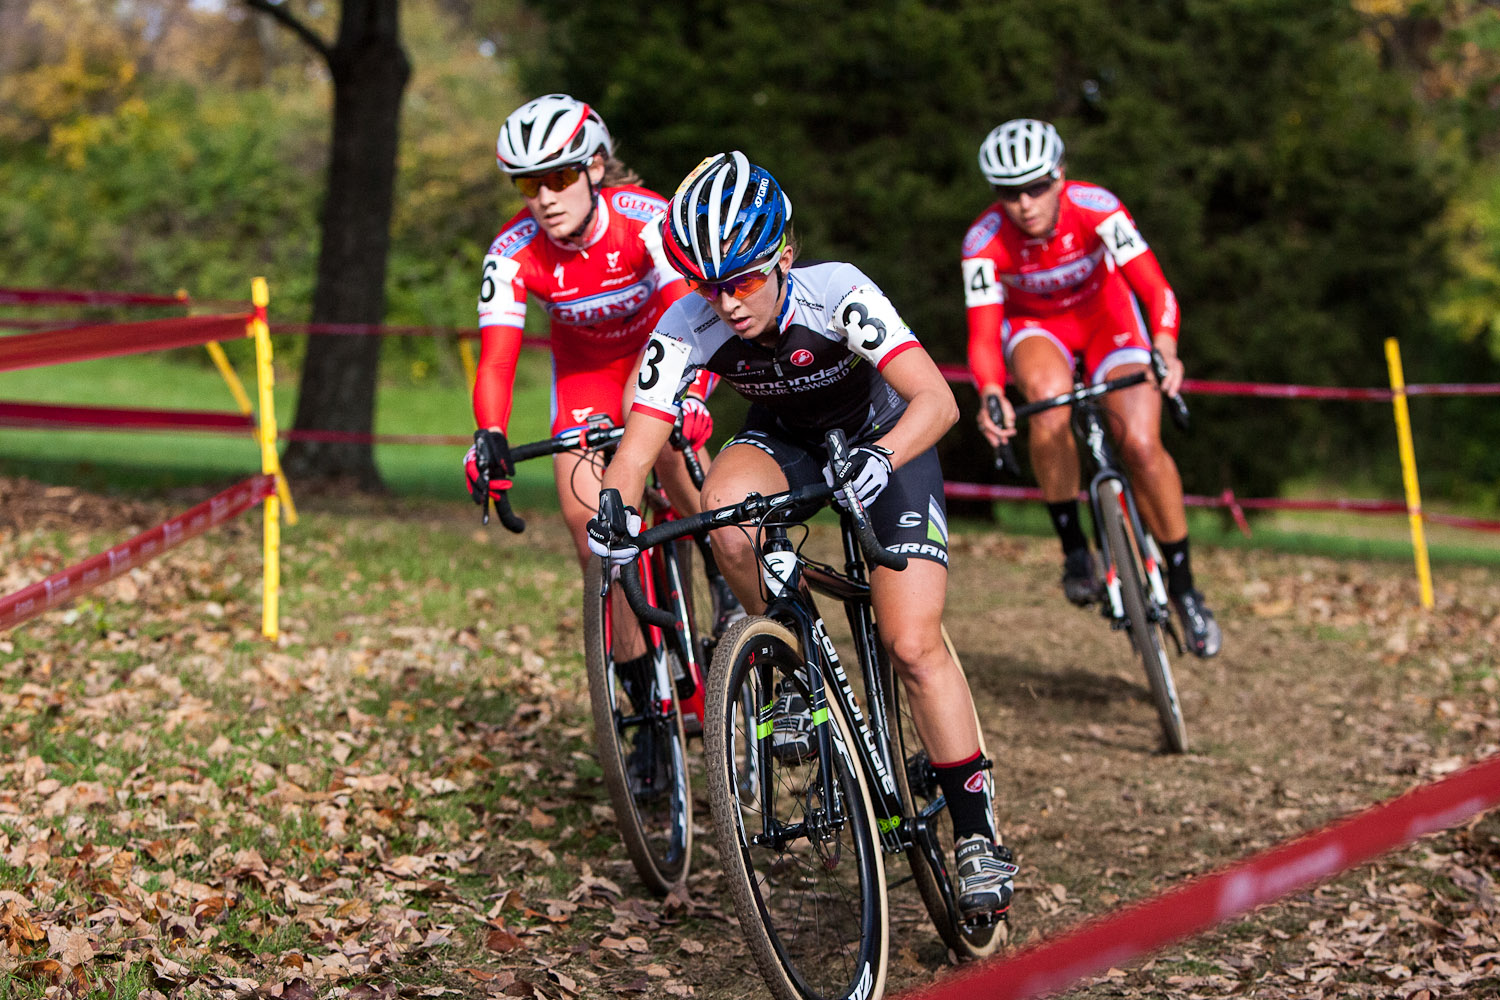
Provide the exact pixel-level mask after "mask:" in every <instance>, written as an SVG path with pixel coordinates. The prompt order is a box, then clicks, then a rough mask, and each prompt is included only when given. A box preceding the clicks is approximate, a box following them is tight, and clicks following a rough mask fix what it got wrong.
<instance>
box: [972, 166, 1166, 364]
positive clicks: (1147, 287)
mask: <svg viewBox="0 0 1500 1000" xmlns="http://www.w3.org/2000/svg"><path fill="white" fill-rule="evenodd" d="M963 275H964V305H965V306H966V310H967V315H968V321H969V367H970V369H971V370H972V372H973V374H974V380H975V382H976V383H977V384H978V385H980V386H984V385H990V384H994V385H1001V386H1003V385H1004V384H1005V361H1004V357H1003V355H1002V353H1001V352H1002V337H1003V336H1005V335H1007V334H1008V333H1009V327H1010V325H1011V320H1013V319H1014V320H1017V321H1030V320H1035V321H1036V322H1035V323H1031V322H1027V325H1028V326H1038V327H1047V326H1048V325H1049V324H1048V323H1047V322H1046V320H1047V319H1048V318H1052V317H1056V318H1058V320H1059V321H1058V322H1056V323H1054V324H1052V325H1055V326H1058V327H1059V328H1062V327H1063V326H1064V325H1065V323H1064V322H1062V320H1063V319H1064V318H1067V319H1071V318H1072V316H1070V314H1077V318H1078V319H1079V320H1082V321H1083V323H1082V325H1081V328H1080V330H1079V332H1080V333H1081V335H1082V339H1083V340H1084V341H1085V343H1071V342H1070V340H1071V339H1072V338H1070V337H1068V336H1066V335H1064V336H1062V337H1056V336H1054V339H1056V340H1060V341H1061V344H1062V346H1064V348H1065V349H1066V350H1069V351H1073V352H1076V353H1080V354H1088V355H1097V354H1099V353H1100V352H1099V351H1089V350H1087V343H1086V342H1087V341H1088V340H1089V339H1090V338H1095V337H1098V336H1110V337H1116V338H1118V337H1120V336H1122V334H1123V332H1124V331H1125V330H1126V329H1128V328H1129V327H1131V326H1134V327H1136V328H1137V329H1138V328H1139V326H1140V323H1139V319H1138V318H1137V319H1135V320H1134V322H1132V320H1131V319H1130V317H1128V316H1126V315H1124V314H1125V313H1130V312H1133V311H1134V303H1133V302H1131V300H1130V296H1129V294H1128V293H1129V292H1134V293H1135V295H1136V297H1137V298H1139V299H1140V301H1141V302H1142V303H1143V304H1144V306H1145V308H1146V315H1147V325H1148V326H1149V328H1150V334H1151V335H1152V336H1158V335H1163V334H1165V335H1168V336H1171V337H1176V336H1177V331H1178V325H1179V321H1180V320H1179V316H1178V312H1177V298H1176V296H1175V295H1174V294H1173V293H1172V288H1171V286H1170V285H1168V284H1167V279H1166V277H1165V276H1163V274H1162V272H1161V265H1160V264H1159V263H1158V262H1157V260H1156V254H1154V253H1152V251H1151V248H1150V247H1149V246H1147V245H1146V241H1145V239H1143V238H1142V237H1141V234H1140V231H1139V230H1137V229H1136V226H1135V220H1134V219H1132V218H1131V216H1130V212H1129V211H1128V210H1127V209H1126V208H1125V206H1124V205H1123V204H1122V203H1121V202H1120V199H1119V198H1117V197H1115V196H1114V195H1113V194H1111V193H1110V192H1108V191H1106V190H1105V189H1104V188H1101V187H1097V186H1096V185H1093V184H1085V183H1083V182H1081V181H1068V182H1067V183H1066V184H1065V185H1064V186H1063V190H1062V192H1061V193H1060V195H1059V197H1058V214H1057V226H1056V228H1055V229H1054V230H1053V232H1052V234H1051V235H1050V236H1047V237H1045V238H1042V239H1032V238H1030V237H1028V236H1026V235H1025V234H1024V233H1022V232H1021V231H1020V230H1019V229H1017V228H1016V226H1015V225H1014V224H1013V223H1012V222H1011V221H1010V220H1009V219H1008V218H1006V216H1005V212H1004V210H1003V209H1002V208H1001V205H1000V202H998V201H996V202H995V203H994V204H992V205H991V206H990V207H989V208H988V209H986V210H985V212H984V213H983V214H982V215H980V217H979V218H978V219H977V220H975V222H974V224H973V225H972V226H970V227H969V231H968V234H967V235H965V236H964V242H963ZM1122 303H1123V304H1124V305H1123V308H1122V305H1121V304H1122ZM1115 326H1119V327H1120V329H1119V330H1116V329H1114V327H1115ZM1049 332H1052V331H1049ZM1141 333H1142V334H1144V331H1141ZM1007 339H1008V338H1007ZM1140 339H1142V340H1143V341H1144V346H1145V347H1149V346H1150V341H1149V340H1144V336H1141V338H1140ZM1118 343H1124V341H1123V340H1121V341H1118Z"/></svg>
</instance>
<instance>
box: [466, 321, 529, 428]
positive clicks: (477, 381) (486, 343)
mask: <svg viewBox="0 0 1500 1000" xmlns="http://www.w3.org/2000/svg"><path fill="white" fill-rule="evenodd" d="M479 338H480V339H479V365H478V367H477V369H476V371H475V373H474V425H475V426H476V427H499V428H500V429H501V430H502V431H503V430H505V429H506V428H507V427H508V426H509V425H510V408H511V401H512V389H513V388H514V386H515V381H516V361H517V359H519V358H520V356H521V328H520V327H519V326H486V327H483V328H481V329H480V331H479Z"/></svg>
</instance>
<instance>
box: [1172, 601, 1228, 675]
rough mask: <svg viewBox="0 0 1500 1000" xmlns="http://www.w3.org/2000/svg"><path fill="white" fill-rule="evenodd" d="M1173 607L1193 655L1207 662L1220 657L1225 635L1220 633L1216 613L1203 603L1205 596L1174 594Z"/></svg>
mask: <svg viewBox="0 0 1500 1000" xmlns="http://www.w3.org/2000/svg"><path fill="white" fill-rule="evenodd" d="M1172 606H1173V607H1175V608H1176V609H1177V619H1178V620H1179V621H1180V622H1182V631H1183V637H1184V638H1185V639H1186V640H1187V645H1188V649H1190V650H1192V652H1193V655H1195V656H1201V657H1202V658H1204V659H1205V660H1206V659H1208V658H1209V657H1210V656H1218V655H1219V646H1220V645H1221V644H1222V643H1223V641H1224V635H1223V633H1221V632H1220V631H1219V623H1218V622H1216V621H1214V613H1213V612H1212V611H1210V610H1208V606H1207V605H1205V604H1204V603H1203V595H1202V594H1200V593H1199V592H1198V591H1196V590H1189V591H1185V592H1184V593H1181V594H1173V595H1172Z"/></svg>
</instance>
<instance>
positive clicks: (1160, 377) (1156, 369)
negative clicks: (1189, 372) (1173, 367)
mask: <svg viewBox="0 0 1500 1000" xmlns="http://www.w3.org/2000/svg"><path fill="white" fill-rule="evenodd" d="M1151 371H1152V373H1153V374H1154V375H1156V385H1157V387H1158V388H1160V387H1161V386H1162V385H1163V384H1164V383H1165V382H1166V380H1167V359H1166V358H1164V357H1162V355H1161V352H1160V351H1158V350H1157V349H1156V348H1154V347H1153V348H1152V349H1151ZM1162 395H1163V396H1164V397H1166V401H1167V414H1168V415H1169V416H1170V417H1171V418H1172V423H1174V424H1176V425H1177V429H1178V430H1180V431H1185V430H1187V429H1188V407H1187V403H1186V402H1185V401H1184V400H1183V398H1182V396H1181V394H1180V393H1172V394H1171V395H1167V393H1165V392H1163V393H1162Z"/></svg>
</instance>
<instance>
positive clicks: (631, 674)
mask: <svg viewBox="0 0 1500 1000" xmlns="http://www.w3.org/2000/svg"><path fill="white" fill-rule="evenodd" d="M650 669H651V657H650V655H648V654H646V653H642V654H641V655H640V656H637V657H633V658H632V659H629V660H616V661H615V677H617V678H619V681H620V684H621V685H623V686H624V688H625V696H626V697H628V698H629V699H630V704H631V707H632V708H634V709H635V710H636V711H637V712H639V711H640V710H641V709H642V708H644V707H645V699H646V697H647V692H648V691H649V690H650V688H651V685H650V684H649V683H648V682H647V681H646V671H648V670H650Z"/></svg>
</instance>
